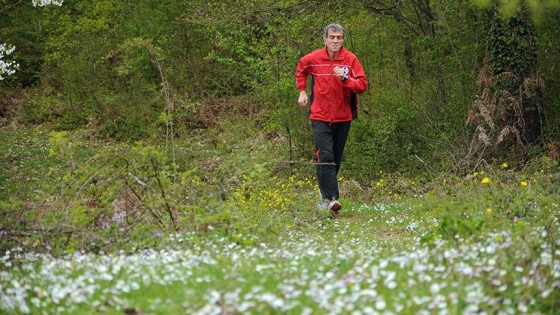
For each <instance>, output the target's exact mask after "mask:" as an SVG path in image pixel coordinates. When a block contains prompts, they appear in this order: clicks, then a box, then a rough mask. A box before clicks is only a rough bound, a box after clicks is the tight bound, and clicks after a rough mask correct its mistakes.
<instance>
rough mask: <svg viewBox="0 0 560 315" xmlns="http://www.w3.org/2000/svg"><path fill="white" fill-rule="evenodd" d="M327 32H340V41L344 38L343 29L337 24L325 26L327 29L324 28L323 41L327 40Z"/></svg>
mask: <svg viewBox="0 0 560 315" xmlns="http://www.w3.org/2000/svg"><path fill="white" fill-rule="evenodd" d="M329 30H333V31H337V32H338V31H342V39H344V38H346V32H345V31H344V27H342V25H340V24H337V23H331V24H329V25H327V27H325V30H324V31H323V39H327V34H328V32H329Z"/></svg>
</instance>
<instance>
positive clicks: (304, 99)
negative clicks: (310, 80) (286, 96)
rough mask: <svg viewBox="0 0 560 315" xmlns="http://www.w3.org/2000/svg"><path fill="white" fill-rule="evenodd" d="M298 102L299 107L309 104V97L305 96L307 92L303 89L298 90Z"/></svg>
mask: <svg viewBox="0 0 560 315" xmlns="http://www.w3.org/2000/svg"><path fill="white" fill-rule="evenodd" d="M298 104H299V106H301V107H307V106H308V105H309V98H308V97H307V93H305V91H300V92H299V98H298Z"/></svg>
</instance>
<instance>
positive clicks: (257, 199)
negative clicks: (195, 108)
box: [0, 129, 560, 314]
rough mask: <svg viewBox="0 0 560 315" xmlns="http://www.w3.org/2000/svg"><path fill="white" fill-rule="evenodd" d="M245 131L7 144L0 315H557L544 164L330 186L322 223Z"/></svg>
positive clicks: (559, 277)
mask: <svg viewBox="0 0 560 315" xmlns="http://www.w3.org/2000/svg"><path fill="white" fill-rule="evenodd" d="M246 132H247V133H246V137H244V138H243V137H231V136H230V137H229V138H227V137H225V136H224V135H223V134H210V135H208V134H201V135H200V136H197V135H192V136H191V138H189V139H188V142H185V143H184V144H182V145H180V146H178V147H180V148H187V149H184V150H183V151H179V152H180V154H178V156H180V158H177V160H176V161H173V159H167V158H166V157H165V156H163V155H161V154H158V153H157V152H164V151H165V150H164V148H158V147H155V148H154V147H152V146H150V144H136V145H131V146H124V147H123V146H119V147H118V148H116V146H112V145H111V146H107V145H106V144H104V145H99V144H96V145H91V143H88V145H78V144H80V143H82V144H83V143H85V141H84V140H83V138H81V137H83V135H78V136H76V135H72V134H68V135H60V134H51V135H50V136H49V137H47V135H46V134H45V133H40V132H38V131H33V130H17V131H7V130H2V131H1V132H0V137H1V138H3V139H6V141H9V142H10V143H13V145H12V146H10V145H8V144H5V147H4V148H6V150H4V151H2V152H6V153H4V155H3V156H2V162H1V163H4V165H2V166H5V167H6V169H7V172H5V173H4V175H3V176H4V177H2V185H5V186H4V187H10V190H8V191H6V190H4V195H3V196H2V200H4V202H3V206H2V208H1V209H2V217H3V220H2V223H1V228H0V232H1V233H2V234H1V236H0V237H2V244H3V248H4V250H3V253H2V256H0V311H1V312H3V313H7V314H42V313H45V314H52V313H57V314H99V313H103V314H122V313H123V312H124V313H127V314H475V313H476V314H484V313H486V314H518V313H541V314H555V313H558V312H560V302H559V300H558V299H557V296H560V261H559V257H560V237H559V236H560V233H559V229H560V222H559V219H558V218H559V215H560V209H559V206H558V205H559V203H560V198H559V197H558V181H559V180H560V173H559V172H558V171H559V170H558V165H557V164H556V163H555V162H553V161H549V160H547V159H546V158H540V159H535V160H534V161H532V163H530V164H528V165H527V166H526V167H525V168H524V169H522V170H513V169H512V168H511V167H509V166H507V165H505V164H504V165H498V166H497V167H494V168H490V167H489V168H487V169H484V170H477V172H476V173H473V174H468V175H467V176H461V177H459V176H456V175H453V174H442V175H441V176H440V177H439V179H438V178H435V179H433V180H432V181H431V182H430V183H428V184H426V185H422V186H420V185H418V184H417V183H416V182H414V181H411V180H408V179H406V178H392V177H390V176H387V175H385V174H382V173H380V174H379V178H378V179H376V181H375V182H374V184H372V185H371V187H366V186H364V185H361V184H358V183H356V182H354V181H353V180H352V179H351V178H341V190H342V192H343V195H344V196H345V197H344V198H343V199H342V200H341V201H342V204H343V211H342V212H341V214H340V215H339V217H338V218H337V219H335V220H332V219H329V216H328V213H325V212H321V211H318V210H316V208H315V193H314V191H315V190H316V187H315V185H314V180H313V178H312V176H309V175H312V174H311V173H310V172H307V173H306V172H303V175H302V176H295V175H293V174H290V173H289V172H288V171H287V170H285V169H281V170H280V171H278V169H277V167H278V165H276V164H271V163H269V161H270V154H273V156H275V157H278V156H281V150H282V148H281V147H279V146H278V145H276V144H274V143H273V142H271V141H267V140H265V139H260V140H259V141H257V143H255V142H254V141H255V139H259V138H258V133H257V132H255V130H251V129H248V130H246ZM76 137H77V138H76ZM53 139H55V140H56V141H53ZM244 139H245V140H244ZM48 141H50V142H48ZM1 143H2V144H4V143H6V142H1ZM69 143H73V144H75V145H74V146H73V147H71V148H69V147H68V144H69ZM28 144H29V145H28ZM57 146H58V151H56V152H58V153H59V154H57V155H53V154H52V152H51V155H50V156H49V154H48V152H49V151H50V150H51V149H53V148H54V149H56V147H57ZM10 147H11V148H12V149H10V151H7V150H8V149H7V148H10ZM76 148H78V149H76ZM56 152H55V153H56ZM11 156H17V157H18V158H17V159H16V160H18V161H21V163H20V164H18V165H17V166H16V165H14V164H12V163H11V161H12V160H11ZM115 157H117V158H115ZM122 160H125V161H126V163H121V162H117V161H122ZM84 161H88V163H83V162H84ZM72 165H74V166H72ZM156 166H157V167H156ZM47 170H48V171H47ZM120 174H125V175H126V176H125V175H122V176H121V175H120ZM127 174H132V175H127ZM25 177H29V181H21V179H22V178H25ZM434 177H435V176H434ZM53 178H56V179H57V180H58V181H60V183H59V184H57V185H53V182H52V179H53ZM93 178H95V184H93V182H92V179H93ZM139 182H141V183H142V184H140V183H139ZM158 183H159V185H158ZM49 184H50V185H49ZM14 187H18V188H17V189H16V188H14ZM33 191H38V192H40V193H35V194H33ZM123 191H125V192H132V191H133V192H135V193H137V194H138V196H139V197H138V198H141V199H135V201H134V202H132V201H130V204H129V206H130V209H129V210H130V211H129V212H127V213H126V215H125V219H126V220H124V221H119V220H112V219H109V215H110V214H111V211H116V210H115V209H116V208H115V207H114V206H113V203H112V202H113V201H114V200H118V198H119V197H118V196H122V192H123ZM54 193H58V194H59V195H56V196H54ZM30 196H35V198H31V197H30ZM38 196H40V197H41V198H39V197H38ZM53 196H54V197H56V198H55V200H54V201H50V202H45V200H49V199H48V198H49V197H50V198H52V197H53ZM61 196H63V197H61ZM92 198H93V199H94V200H95V201H96V202H91V200H92ZM20 199H28V202H27V205H26V206H25V207H21V205H19V203H18V202H16V201H17V200H20ZM166 204H167V205H168V206H170V207H169V209H171V210H170V211H171V212H169V213H168V212H166V207H165V205H166ZM282 205H287V206H282ZM22 209H25V210H26V211H27V212H26V213H25V214H23V213H22V211H23V210H22ZM29 213H31V214H32V215H29ZM45 213H49V215H46V214H45ZM15 214H17V215H15ZM62 214H64V216H62ZM167 215H168V216H173V217H174V218H175V222H174V223H173V222H172V220H171V219H170V218H169V217H168V216H167ZM154 217H157V218H159V219H161V222H160V223H158V222H157V220H155V219H154ZM22 218H23V219H25V220H24V221H25V222H21V220H22ZM92 218H96V219H92ZM16 219H17V220H16ZM39 223H40V224H42V226H40V225H39ZM173 224H175V225H179V227H177V226H175V227H173ZM57 227H58V228H60V230H55V228H57ZM68 229H72V234H71V235H70V236H69V235H68V234H63V233H62V232H64V231H68ZM33 231H35V232H33ZM57 231H59V232H60V233H57ZM24 232H25V233H28V234H25V233H24ZM17 233H19V234H17ZM48 233H51V234H48ZM61 233H62V234H61ZM92 244H94V245H92Z"/></svg>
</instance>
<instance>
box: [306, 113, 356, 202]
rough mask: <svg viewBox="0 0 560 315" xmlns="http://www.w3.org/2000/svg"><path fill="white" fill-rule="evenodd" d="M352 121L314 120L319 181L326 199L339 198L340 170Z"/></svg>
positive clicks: (312, 122)
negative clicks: (329, 121) (330, 121)
mask: <svg viewBox="0 0 560 315" xmlns="http://www.w3.org/2000/svg"><path fill="white" fill-rule="evenodd" d="M350 124H351V122H350V121H348V122H339V123H328V122H324V121H318V120H312V121H311V126H312V128H313V135H314V138H315V146H316V147H317V151H316V152H315V159H316V161H317V167H316V168H317V182H318V184H319V189H320V190H321V195H322V196H323V198H325V199H329V200H332V199H338V198H339V193H338V178H337V175H338V170H339V169H340V163H341V162H342V153H343V152H344V146H345V145H346V139H347V138H348V133H349V131H350Z"/></svg>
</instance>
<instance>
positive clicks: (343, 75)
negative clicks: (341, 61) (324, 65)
mask: <svg viewBox="0 0 560 315" xmlns="http://www.w3.org/2000/svg"><path fill="white" fill-rule="evenodd" d="M345 68H346V67H344V68H341V67H334V69H333V72H334V74H335V75H336V76H337V77H338V78H339V79H340V80H342V81H344V80H346V79H348V77H347V76H346V75H347V74H346V72H347V71H348V69H346V70H345Z"/></svg>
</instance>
